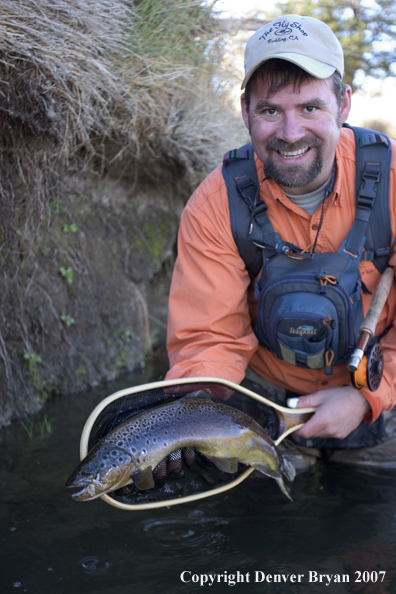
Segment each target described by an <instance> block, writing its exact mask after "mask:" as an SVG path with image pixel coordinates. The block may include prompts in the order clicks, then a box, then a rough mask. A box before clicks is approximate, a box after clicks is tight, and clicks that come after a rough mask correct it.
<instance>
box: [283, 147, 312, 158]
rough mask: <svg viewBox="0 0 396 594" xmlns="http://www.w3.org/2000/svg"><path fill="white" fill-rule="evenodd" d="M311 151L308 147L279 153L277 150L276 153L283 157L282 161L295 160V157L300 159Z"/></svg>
mask: <svg viewBox="0 0 396 594" xmlns="http://www.w3.org/2000/svg"><path fill="white" fill-rule="evenodd" d="M310 149H311V147H310V146H308V147H305V148H302V149H299V150H297V151H281V150H278V151H277V153H278V154H279V155H280V156H281V157H283V158H284V159H295V158H296V157H301V155H305V154H306V153H307V152H308V151H309V150H310Z"/></svg>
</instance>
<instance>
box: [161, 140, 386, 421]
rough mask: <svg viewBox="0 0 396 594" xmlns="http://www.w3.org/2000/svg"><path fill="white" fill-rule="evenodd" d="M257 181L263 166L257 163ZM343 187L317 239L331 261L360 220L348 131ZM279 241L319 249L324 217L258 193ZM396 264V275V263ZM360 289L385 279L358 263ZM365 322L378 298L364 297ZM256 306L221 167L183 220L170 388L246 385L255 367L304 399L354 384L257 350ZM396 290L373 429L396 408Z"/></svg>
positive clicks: (272, 192)
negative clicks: (185, 381) (205, 381)
mask: <svg viewBox="0 0 396 594" xmlns="http://www.w3.org/2000/svg"><path fill="white" fill-rule="evenodd" d="M255 160H256V168H257V174H258V179H263V177H264V170H263V164H262V163H261V161H260V160H259V159H258V158H257V156H255ZM336 160H337V179H336V182H335V186H334V189H333V192H332V193H331V194H330V196H329V197H328V198H327V201H326V208H325V215H324V220H323V225H322V229H321V232H320V236H319V244H320V245H321V246H322V249H323V251H324V252H335V251H337V250H338V249H339V247H340V245H341V243H342V241H343V240H344V238H345V237H346V235H347V234H348V232H349V230H350V229H351V226H352V224H353V221H354V218H355V212H356V198H355V140H354V135H353V132H352V130H348V129H342V130H341V136H340V141H339V144H338V147H337V150H336ZM260 198H261V200H264V201H265V203H266V205H267V208H268V215H269V218H270V220H271V222H272V224H273V226H274V229H275V231H277V232H278V233H279V235H280V236H281V237H282V239H283V240H285V241H289V242H291V243H293V244H295V245H298V246H300V247H301V248H303V247H305V246H307V245H310V244H312V243H313V242H314V240H315V237H316V233H317V229H318V225H319V219H320V211H321V207H320V208H318V210H317V211H316V212H315V213H314V214H313V215H312V216H311V215H309V214H307V213H306V212H305V211H303V210H302V209H301V208H299V207H298V206H296V205H295V204H293V203H292V202H291V201H290V200H289V199H288V198H287V197H286V196H285V194H284V193H283V192H282V190H281V188H280V187H279V186H278V185H277V184H276V183H275V182H274V181H273V180H266V181H265V182H264V183H263V184H262V185H261V190H260ZM390 212H391V225H392V236H393V237H396V143H395V142H393V143H392V167H391V177H390ZM390 264H391V265H393V266H396V253H394V254H393V255H392V256H391V259H390ZM360 271H361V274H362V280H363V282H364V283H365V284H366V286H367V287H368V289H369V290H370V291H371V292H373V291H374V290H375V288H376V286H377V283H378V281H379V278H380V273H379V272H378V270H377V269H376V268H375V266H374V264H373V263H372V262H361V263H360ZM362 299H363V311H364V312H366V311H367V308H368V306H369V304H370V299H371V296H370V295H368V294H362ZM256 306H257V302H256V299H255V297H254V283H251V282H250V278H249V275H248V273H247V271H246V269H245V264H244V262H243V260H242V258H241V256H240V255H239V252H238V249H237V247H236V245H235V242H234V240H233V237H232V232H231V227H230V215H229V209H228V197H227V189H226V185H225V182H224V179H223V176H222V171H221V167H217V168H216V169H215V170H214V171H213V172H212V173H211V174H210V175H209V176H208V177H207V178H206V179H205V180H204V181H203V182H202V184H201V185H200V186H199V187H198V189H197V190H196V191H195V192H194V194H193V195H192V197H191V198H190V200H189V201H188V203H187V205H186V207H185V209H184V211H183V214H182V218H181V224H180V230H179V240H178V257H177V261H176V264H175V269H174V273H173V279H172V285H171V291H170V297H169V321H168V355H169V361H170V366H171V368H170V370H169V372H168V374H167V376H166V379H173V378H182V377H203V376H207V377H217V378H224V379H227V380H231V381H233V382H235V383H240V382H241V381H242V379H243V378H244V375H245V370H246V368H247V367H248V366H249V367H251V368H252V369H253V370H254V371H255V372H256V373H258V374H259V375H261V376H263V377H264V378H266V379H267V380H269V381H270V382H272V383H273V384H275V385H278V386H281V387H284V388H287V389H289V390H293V391H295V392H298V393H300V394H311V393H313V392H316V391H317V390H321V389H324V388H326V387H332V386H343V385H347V384H350V383H351V382H350V375H349V371H348V370H347V368H346V365H337V366H335V367H334V368H333V375H331V376H328V375H325V374H324V370H320V369H319V370H312V369H305V368H299V367H294V366H293V365H290V364H288V363H286V362H285V361H282V360H280V359H278V358H277V356H276V355H275V353H273V352H269V351H267V350H266V349H265V348H264V347H262V346H260V345H259V344H258V341H257V338H256V336H255V334H254V332H253V329H252V319H253V320H254V318H255V311H256ZM395 322H396V283H395V281H394V282H393V286H392V288H391V292H390V295H389V297H388V300H387V303H386V305H385V307H384V310H383V311H382V314H381V316H380V319H379V322H378V325H377V333H380V332H382V331H383V330H384V329H385V328H387V327H389V326H392V327H391V329H390V330H389V332H388V333H387V334H386V336H385V337H383V339H382V340H381V346H382V349H383V351H384V362H385V365H384V369H385V371H384V376H383V379H382V382H381V385H380V387H379V389H378V390H377V391H376V392H370V391H369V390H368V389H362V390H361V392H362V394H363V395H364V396H365V397H366V398H367V400H368V402H369V404H370V406H371V409H372V420H375V419H376V418H377V417H378V416H379V414H380V413H381V412H382V411H384V410H389V409H390V408H392V406H393V405H394V404H395V403H396V324H395Z"/></svg>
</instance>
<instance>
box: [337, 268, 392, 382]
mask: <svg viewBox="0 0 396 594" xmlns="http://www.w3.org/2000/svg"><path fill="white" fill-rule="evenodd" d="M393 278H394V271H393V267H392V266H388V267H387V268H386V269H385V271H384V272H383V274H382V276H381V278H380V281H379V283H378V286H377V288H376V290H375V292H374V295H373V298H372V300H371V303H370V306H369V308H368V310H367V314H366V317H365V318H364V320H363V323H362V325H361V326H360V328H359V333H360V337H359V340H358V343H357V345H356V347H355V350H354V351H353V353H352V355H351V358H350V360H349V363H348V369H349V371H350V372H351V379H352V383H353V385H354V386H355V387H356V388H358V389H360V388H364V387H366V386H368V387H369V389H370V390H371V391H372V392H375V390H377V388H378V387H379V384H380V382H381V378H382V374H383V356H382V351H381V347H380V345H379V343H376V344H375V345H374V347H373V348H372V350H371V352H370V353H369V355H368V356H366V355H365V351H366V348H367V345H368V342H369V340H370V338H371V337H372V336H374V333H375V328H376V325H377V322H378V319H379V317H380V314H381V311H382V310H383V308H384V305H385V303H386V300H387V298H388V295H389V291H390V288H391V286H392V281H393Z"/></svg>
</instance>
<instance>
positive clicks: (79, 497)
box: [66, 473, 132, 501]
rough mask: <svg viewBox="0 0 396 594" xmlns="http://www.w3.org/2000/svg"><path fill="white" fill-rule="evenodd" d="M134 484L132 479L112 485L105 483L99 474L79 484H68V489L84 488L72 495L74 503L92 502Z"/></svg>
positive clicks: (122, 480)
mask: <svg viewBox="0 0 396 594" xmlns="http://www.w3.org/2000/svg"><path fill="white" fill-rule="evenodd" d="M130 483H132V479H131V478H130V477H127V479H126V480H125V478H120V480H118V481H117V483H111V484H110V485H109V484H107V485H106V483H104V482H103V481H102V480H101V478H100V474H99V473H98V474H97V475H96V476H95V478H89V477H87V478H86V479H84V478H83V479H82V480H80V481H79V482H78V483H74V484H66V487H68V488H70V489H71V488H77V487H83V488H82V489H81V490H80V491H77V492H76V493H72V499H73V500H74V501H92V500H93V499H97V498H98V497H101V496H102V495H105V494H106V493H110V492H111V491H116V490H117V489H120V488H121V487H125V485H129V484H130Z"/></svg>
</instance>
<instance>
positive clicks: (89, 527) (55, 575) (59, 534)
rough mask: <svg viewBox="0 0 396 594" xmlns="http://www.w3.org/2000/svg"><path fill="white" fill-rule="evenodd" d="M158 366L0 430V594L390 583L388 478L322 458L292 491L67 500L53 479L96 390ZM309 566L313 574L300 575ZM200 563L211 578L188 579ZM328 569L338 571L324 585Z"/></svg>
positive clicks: (71, 462) (262, 487) (60, 479)
mask: <svg viewBox="0 0 396 594" xmlns="http://www.w3.org/2000/svg"><path fill="white" fill-rule="evenodd" d="M164 371H165V362H164V361H163V360H160V361H155V360H154V361H153V362H152V363H151V364H149V365H148V366H147V368H146V369H145V370H144V371H141V372H138V373H135V374H132V375H130V376H128V377H127V378H123V380H122V381H118V382H114V383H113V384H112V385H110V386H107V387H106V388H101V389H98V390H91V391H89V392H87V393H86V394H84V395H81V394H80V395H78V396H71V397H67V398H66V397H64V398H59V399H56V400H54V401H53V402H52V403H51V404H50V405H49V407H48V408H47V409H46V411H45V413H43V414H42V415H41V416H37V417H35V418H34V420H33V421H24V425H25V427H24V426H22V424H19V423H15V424H14V425H13V426H11V427H8V428H6V429H5V430H3V431H2V432H0V451H1V459H0V486H1V490H0V504H1V506H0V592H1V594H8V593H17V592H29V593H30V594H71V593H72V594H91V593H92V594H132V593H134V592H141V591H144V592H148V593H150V594H157V593H160V592H161V593H166V594H168V593H169V594H173V593H178V592H181V593H184V592H186V593H187V592H188V593H195V592H202V591H207V590H208V589H210V591H214V592H221V593H222V592H230V587H234V588H235V589H236V590H238V591H243V592H274V593H275V592H276V594H284V593H287V594H288V593H297V594H298V593H300V592H306V593H307V594H316V593H317V592H327V593H334V592H336V593H337V594H343V593H344V592H362V593H363V594H371V593H378V592H380V593H382V592H394V591H395V590H396V547H395V544H396V495H395V488H394V486H395V478H396V477H395V476H389V475H388V476H386V475H378V476H370V475H367V474H364V473H359V472H356V471H355V472H352V471H351V470H349V469H343V468H342V467H337V466H327V467H326V466H324V465H323V466H321V467H319V468H318V469H317V470H316V471H315V473H314V474H309V475H303V476H301V477H298V478H297V479H296V481H295V483H294V486H293V497H294V503H291V502H290V501H288V500H287V499H286V498H285V497H284V496H283V495H282V493H281V492H280V491H279V489H278V487H277V485H276V484H275V482H274V481H272V480H270V479H261V478H249V479H247V480H245V481H244V482H243V483H242V484H241V485H239V486H238V487H236V488H234V489H232V490H230V491H228V492H226V493H225V494H222V495H219V496H216V497H211V498H207V499H204V500H201V501H198V502H196V503H190V504H184V505H181V506H174V507H171V508H168V509H159V510H150V511H140V512H132V511H121V510H118V509H116V508H113V507H111V506H109V505H107V504H106V503H104V502H103V501H101V500H95V501H92V502H86V503H81V502H80V503H79V502H74V501H72V500H71V497H70V491H68V490H66V489H65V488H64V483H65V480H66V479H67V477H68V476H69V474H70V473H71V471H72V470H73V469H74V467H75V466H76V464H77V462H78V447H79V446H78V444H79V439H80V435H81V431H82V428H83V425H84V423H85V420H86V418H87V417H88V415H89V413H90V412H91V411H92V409H93V408H94V407H95V406H96V404H97V403H98V402H99V401H100V400H102V398H104V397H105V396H107V395H108V394H110V393H112V392H115V391H116V390H119V389H121V388H123V387H126V386H130V385H139V384H142V383H146V382H149V381H156V380H159V379H162V377H163V374H164ZM49 423H50V424H51V431H50V433H48V428H49ZM238 572H239V573H238ZM309 572H317V573H316V574H315V573H312V574H311V581H310V582H309V581H308V579H309V577H310V574H309ZM381 572H385V574H384V573H381ZM209 574H210V575H212V576H214V578H213V579H215V580H216V581H215V582H214V584H213V585H212V586H209V585H208V582H207V583H206V584H204V585H201V584H202V583H204V581H205V579H208V580H209V579H210V578H209V577H208V576H209ZM325 574H333V578H332V582H331V583H330V585H326V584H327V582H328V580H327V579H326V578H325V577H323V578H322V582H320V581H319V579H320V577H319V576H320V575H323V576H324V575H325ZM233 575H234V578H233V577H232V576H233ZM293 575H294V576H295V577H294V579H295V582H294V583H293V582H292V581H290V580H291V579H293V577H292V576H293ZM299 575H300V576H304V577H301V578H299V577H298V576H299ZM337 576H339V579H340V580H342V579H344V580H345V579H346V578H349V580H350V581H349V582H346V581H344V582H342V581H341V582H339V583H338V582H337V583H335V582H334V580H335V579H337ZM343 576H346V577H343ZM315 578H316V580H317V581H314V580H315ZM359 578H360V580H361V581H355V580H356V579H359ZM237 579H238V580H239V581H238V582H237ZM271 579H272V581H268V580H271ZM278 579H279V580H281V581H275V580H278ZM299 579H300V582H299V581H298V580H299ZM242 580H243V581H242ZM247 580H249V581H247ZM285 580H287V581H285ZM381 580H383V581H381ZM234 582H237V583H236V585H235V586H233V585H232V584H233V583H234ZM229 584H230V585H229ZM231 592H232V590H231Z"/></svg>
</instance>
